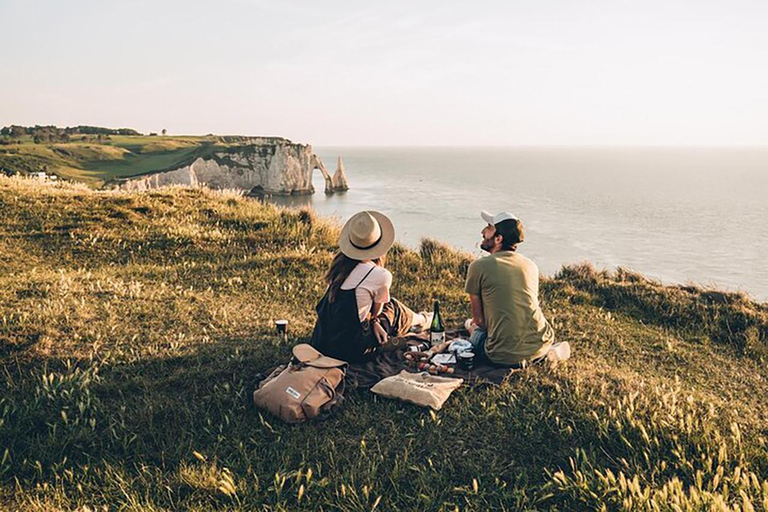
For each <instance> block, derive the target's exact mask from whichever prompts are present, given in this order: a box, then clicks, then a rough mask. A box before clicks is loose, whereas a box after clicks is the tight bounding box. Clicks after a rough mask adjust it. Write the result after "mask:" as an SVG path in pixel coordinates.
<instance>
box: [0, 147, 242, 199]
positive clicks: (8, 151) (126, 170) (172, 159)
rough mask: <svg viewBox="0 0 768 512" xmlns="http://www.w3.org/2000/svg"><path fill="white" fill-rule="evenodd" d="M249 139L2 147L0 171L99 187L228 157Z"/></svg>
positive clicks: (0, 150) (0, 149)
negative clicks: (203, 158) (216, 154)
mask: <svg viewBox="0 0 768 512" xmlns="http://www.w3.org/2000/svg"><path fill="white" fill-rule="evenodd" d="M245 139H247V137H215V136H209V137H192V136H188V137H184V136H180V137H171V136H153V137H149V136H132V135H112V136H110V138H109V139H108V140H105V141H103V142H102V143H99V142H97V141H96V140H95V139H94V138H93V137H91V138H89V140H88V141H81V140H77V136H75V137H74V138H73V140H72V142H67V143H43V144H34V143H33V142H32V140H31V138H23V139H20V142H21V143H20V144H9V145H0V169H9V170H13V171H16V172H20V173H22V174H26V173H30V172H36V171H42V170H46V171H47V172H49V173H54V174H57V175H59V176H61V177H62V178H66V179H68V180H73V181H78V182H82V183H85V184H86V185H88V186H90V187H93V188H98V187H101V186H103V185H104V184H105V183H107V182H109V181H111V180H114V179H116V178H125V177H130V176H137V175H140V174H146V173H150V172H156V171H163V170H167V169H177V168H179V167H183V166H185V165H188V164H189V163H191V162H192V161H193V160H194V159H195V157H196V156H198V155H210V154H211V152H212V150H213V149H217V150H220V151H224V152H226V151H227V150H229V149H231V148H232V147H233V145H236V144H238V143H240V142H243V141H244V140H245Z"/></svg>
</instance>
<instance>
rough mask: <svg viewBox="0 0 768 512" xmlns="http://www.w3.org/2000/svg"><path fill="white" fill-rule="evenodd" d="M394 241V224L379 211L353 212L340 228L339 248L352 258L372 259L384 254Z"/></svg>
mask: <svg viewBox="0 0 768 512" xmlns="http://www.w3.org/2000/svg"><path fill="white" fill-rule="evenodd" d="M394 242H395V226H394V225H392V221H391V220H389V217H387V216H386V215H384V214H383V213H379V212H371V211H368V212H359V213H356V214H354V215H353V216H352V217H351V218H350V219H349V220H348V221H347V223H346V224H344V227H343V228H341V236H340V237H339V249H341V252H342V253H344V255H345V256H348V257H350V258H352V259H353V260H373V259H376V258H378V257H381V256H384V254H386V252H387V251H388V250H389V248H390V247H392V244H393V243H394Z"/></svg>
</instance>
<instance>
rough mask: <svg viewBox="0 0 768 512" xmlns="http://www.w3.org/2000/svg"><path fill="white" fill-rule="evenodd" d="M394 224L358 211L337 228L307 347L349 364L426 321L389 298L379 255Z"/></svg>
mask: <svg viewBox="0 0 768 512" xmlns="http://www.w3.org/2000/svg"><path fill="white" fill-rule="evenodd" d="M394 241H395V228H394V226H393V225H392V221H391V220H389V218H388V217H387V216H386V215H384V214H382V213H379V212H373V211H366V212H359V213H356V214H355V215H353V216H352V218H350V219H349V220H348V221H347V223H346V224H344V227H343V228H342V230H341V236H340V237H339V252H338V253H337V254H336V256H335V257H334V258H333V262H332V263H331V267H330V268H329V269H328V272H327V273H326V274H325V281H326V283H327V284H328V289H327V290H326V291H325V295H323V298H322V299H321V300H320V302H319V303H318V305H317V308H316V309H317V323H316V324H315V330H314V332H313V333H312V342H311V343H312V346H313V347H315V348H316V349H317V350H319V351H320V352H322V353H323V354H325V355H328V356H331V357H335V358H337V359H341V360H344V361H349V362H360V361H364V360H366V359H368V358H370V357H371V356H372V355H373V354H374V353H375V352H376V350H377V349H378V348H379V347H380V346H381V345H383V344H384V343H386V342H387V339H388V338H389V337H390V336H404V335H405V334H407V333H408V332H409V331H410V330H413V331H416V332H418V331H419V330H421V329H423V328H424V327H425V326H426V325H428V323H429V321H430V319H429V316H428V315H425V314H423V313H414V312H413V311H411V310H410V309H409V308H408V307H406V306H405V305H404V304H402V303H401V302H399V301H397V300H395V299H393V298H391V297H390V296H389V288H390V286H391V285H392V274H391V273H390V272H389V270H387V269H386V268H384V264H385V255H386V253H387V251H388V250H389V248H390V247H392V243H393V242H394Z"/></svg>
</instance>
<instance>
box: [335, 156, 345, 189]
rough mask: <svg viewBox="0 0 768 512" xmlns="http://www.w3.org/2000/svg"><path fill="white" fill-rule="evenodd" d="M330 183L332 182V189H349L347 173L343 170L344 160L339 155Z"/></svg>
mask: <svg viewBox="0 0 768 512" xmlns="http://www.w3.org/2000/svg"><path fill="white" fill-rule="evenodd" d="M331 183H332V184H333V190H334V191H342V190H349V183H348V182H347V175H346V173H345V172H344V162H342V161H341V157H339V162H338V164H337V165H336V172H335V173H333V177H332V178H331Z"/></svg>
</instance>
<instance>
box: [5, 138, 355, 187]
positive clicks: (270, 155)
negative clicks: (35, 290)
mask: <svg viewBox="0 0 768 512" xmlns="http://www.w3.org/2000/svg"><path fill="white" fill-rule="evenodd" d="M316 169H317V170H319V171H320V172H321V173H322V175H323V178H324V180H325V193H327V194H332V193H334V192H339V191H345V190H348V189H349V184H348V182H347V177H346V174H345V169H344V164H343V162H342V160H341V157H339V160H338V166H337V169H336V172H335V173H334V174H333V175H331V174H330V173H329V172H328V170H327V169H326V167H325V165H324V164H323V162H322V161H321V160H320V158H319V157H318V156H317V155H316V154H315V153H314V152H313V150H312V146H310V145H308V144H299V143H294V142H291V141H290V140H288V139H285V138H282V137H261V136H256V137H251V136H241V135H237V136H231V135H225V136H222V135H213V134H208V135H205V136H171V135H168V134H167V131H166V130H165V129H162V130H160V131H159V132H157V133H154V132H153V133H150V134H148V135H145V134H142V133H139V132H138V131H136V130H134V129H131V128H103V127H97V126H75V127H66V128H60V127H57V126H40V125H36V126H18V125H11V126H6V127H4V128H2V129H0V172H2V173H5V174H9V175H14V174H21V175H32V176H37V177H41V178H51V179H66V180H71V181H79V182H83V183H86V184H88V185H89V186H91V187H94V188H100V187H103V188H121V189H126V190H147V189H153V188H158V187H162V186H166V185H179V184H180V185H191V186H207V187H210V188H214V189H240V190H243V191H245V192H247V193H251V194H256V195H304V194H313V193H314V192H315V189H314V187H313V186H312V173H313V172H314V171H315V170H316Z"/></svg>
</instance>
